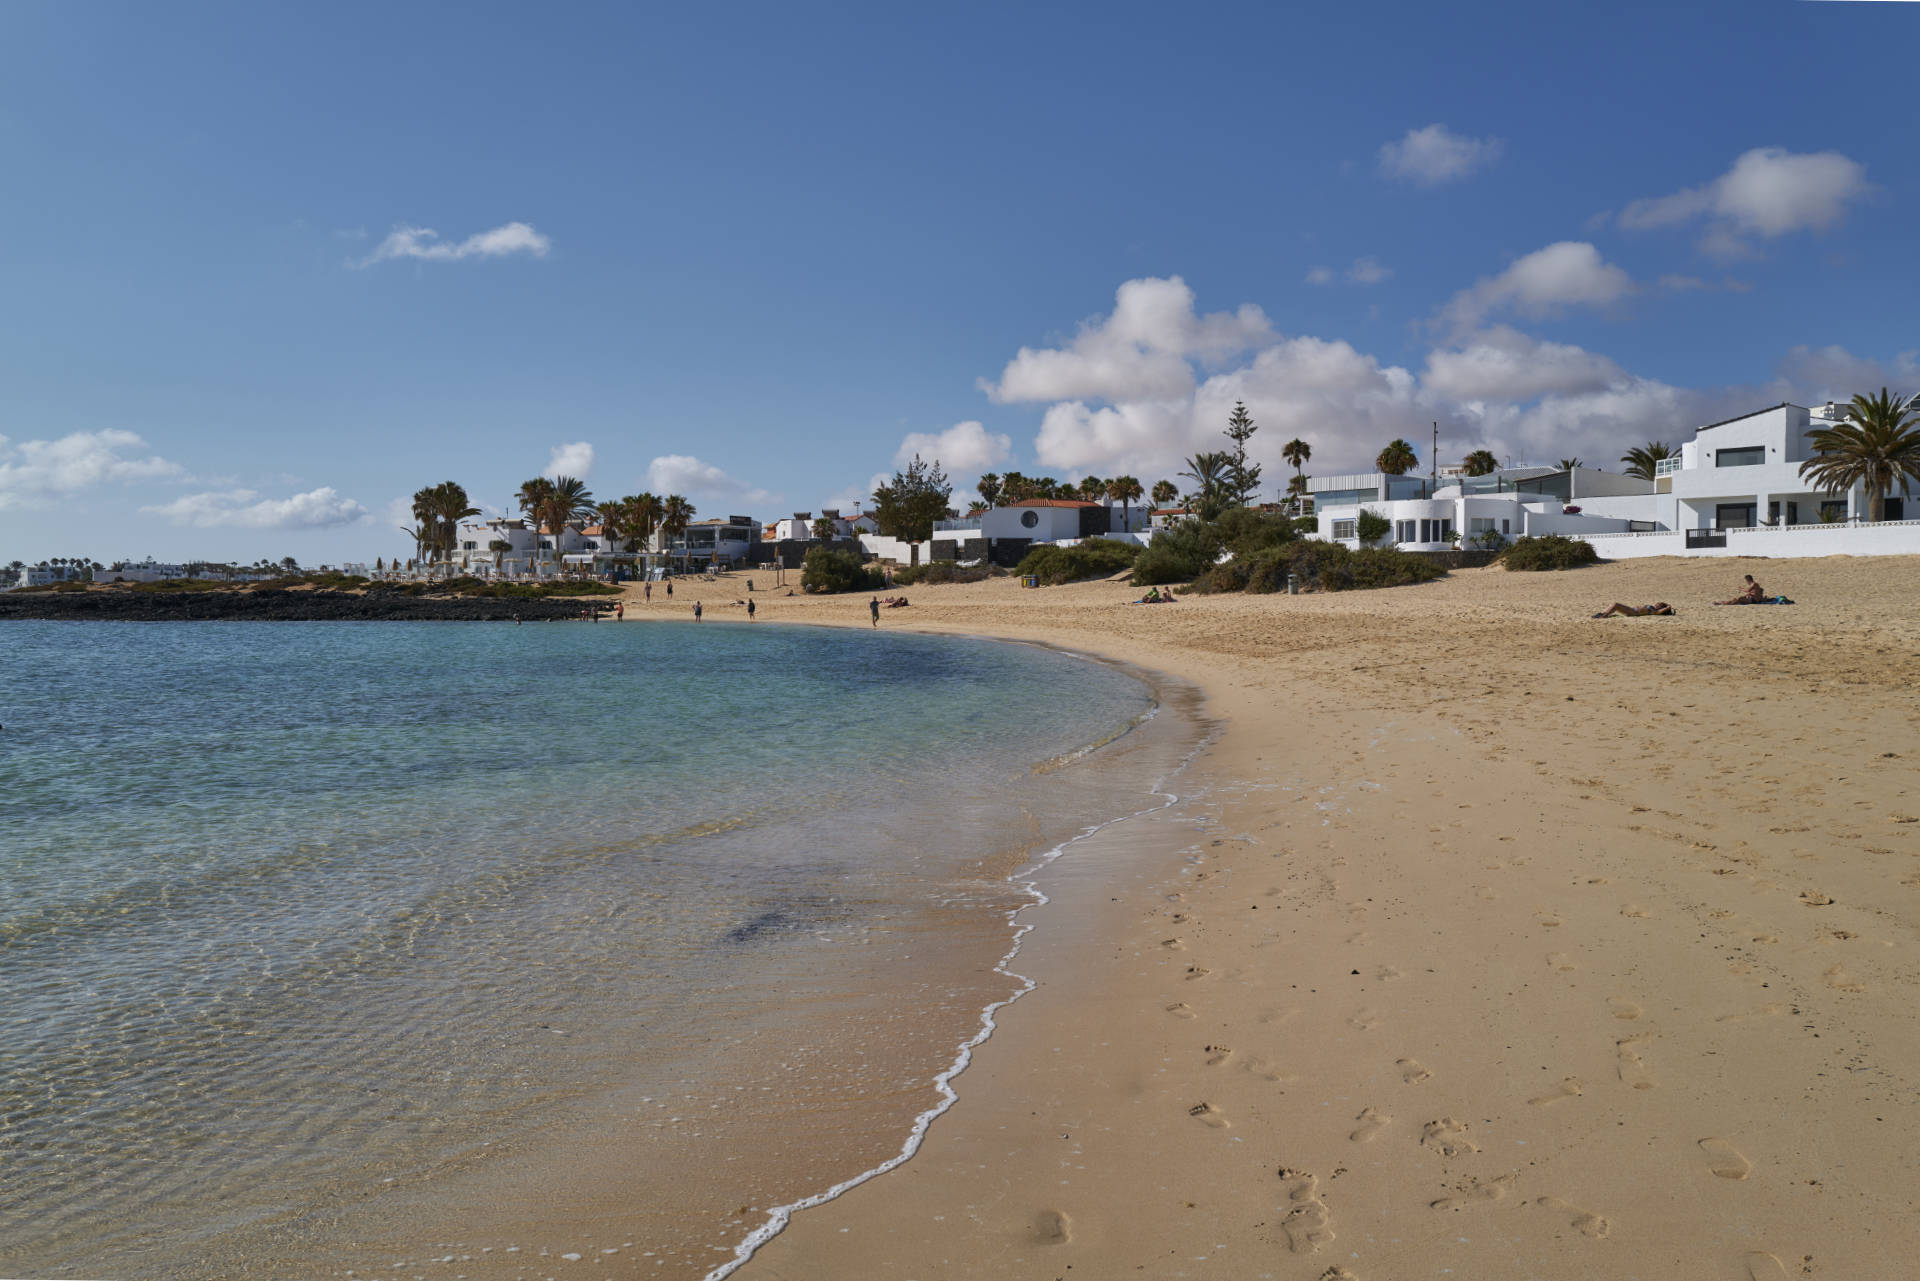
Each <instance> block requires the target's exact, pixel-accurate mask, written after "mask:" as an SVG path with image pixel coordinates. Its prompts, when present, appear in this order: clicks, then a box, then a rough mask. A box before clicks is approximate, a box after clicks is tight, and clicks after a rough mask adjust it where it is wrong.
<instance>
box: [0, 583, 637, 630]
mask: <svg viewBox="0 0 1920 1281" xmlns="http://www.w3.org/2000/svg"><path fill="white" fill-rule="evenodd" d="M603 602H604V604H605V605H606V606H611V605H612V603H613V602H612V599H611V598H608V597H587V598H583V599H579V600H575V599H571V598H567V597H559V598H552V597H550V598H548V599H545V600H511V599H502V598H499V597H491V596H412V595H409V594H407V593H406V592H404V591H391V590H387V591H382V590H377V589H376V590H373V591H368V592H365V593H360V592H329V591H288V590H286V589H285V588H273V587H269V588H257V589H220V590H213V591H204V592H140V591H126V590H122V589H117V588H116V589H109V590H102V591H86V592H0V619H9V618H99V619H118V620H122V621H127V622H173V621H178V620H183V619H193V620H196V621H198V620H205V619H261V620H268V621H280V622H295V621H309V620H319V619H394V618H400V619H417V620H420V621H422V622H509V621H511V620H512V619H513V618H514V616H515V615H518V616H519V617H520V618H522V619H525V620H526V621H527V622H536V621H541V620H545V619H556V618H578V617H580V611H581V610H582V609H585V608H589V607H593V608H599V607H602V603H603Z"/></svg>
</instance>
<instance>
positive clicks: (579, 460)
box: [540, 440, 593, 480]
mask: <svg viewBox="0 0 1920 1281" xmlns="http://www.w3.org/2000/svg"><path fill="white" fill-rule="evenodd" d="M592 470H593V446H592V445H590V444H588V443H587V442H586V441H584V440H576V441H574V442H573V443H572V444H569V445H555V446H554V447H553V452H552V453H551V454H549V455H548V456H547V469H546V471H544V472H542V473H540V474H541V475H543V476H572V477H573V478H575V479H576V480H585V479H586V477H587V473H588V472H590V471H592Z"/></svg>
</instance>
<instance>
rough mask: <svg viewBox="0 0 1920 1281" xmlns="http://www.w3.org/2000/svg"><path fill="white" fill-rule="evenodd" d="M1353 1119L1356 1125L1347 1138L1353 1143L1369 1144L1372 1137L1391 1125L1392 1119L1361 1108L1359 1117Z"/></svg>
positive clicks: (1370, 1109) (1369, 1109)
mask: <svg viewBox="0 0 1920 1281" xmlns="http://www.w3.org/2000/svg"><path fill="white" fill-rule="evenodd" d="M1353 1119H1354V1120H1355V1121H1356V1122H1358V1124H1357V1125H1355V1126H1354V1128H1353V1133H1352V1134H1349V1135H1348V1136H1347V1137H1348V1138H1349V1139H1351V1140H1352V1141H1353V1142H1355V1143H1371V1142H1372V1141H1373V1136H1374V1135H1376V1134H1378V1133H1380V1131H1382V1130H1384V1129H1386V1128H1387V1127H1388V1126H1389V1125H1392V1124H1393V1118H1392V1117H1390V1116H1386V1115H1384V1114H1382V1113H1379V1112H1376V1111H1374V1110H1373V1109H1372V1108H1363V1109H1362V1110H1361V1112H1360V1115H1359V1116H1356V1117H1354V1118H1353Z"/></svg>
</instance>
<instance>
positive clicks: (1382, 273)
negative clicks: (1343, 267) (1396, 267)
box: [1347, 258, 1393, 285]
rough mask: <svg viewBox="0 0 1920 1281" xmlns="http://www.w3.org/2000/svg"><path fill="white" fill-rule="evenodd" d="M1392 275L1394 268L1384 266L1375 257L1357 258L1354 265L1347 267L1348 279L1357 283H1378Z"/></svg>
mask: <svg viewBox="0 0 1920 1281" xmlns="http://www.w3.org/2000/svg"><path fill="white" fill-rule="evenodd" d="M1392 275H1393V268H1391V267H1383V266H1381V265H1380V263H1379V261H1378V260H1376V259H1373V258H1355V259H1354V260H1353V266H1351V267H1349V268H1347V279H1348V280H1350V281H1352V282H1353V283H1354V284H1356V285H1377V284H1379V283H1380V282H1381V281H1383V280H1387V279H1389V278H1391V277H1392Z"/></svg>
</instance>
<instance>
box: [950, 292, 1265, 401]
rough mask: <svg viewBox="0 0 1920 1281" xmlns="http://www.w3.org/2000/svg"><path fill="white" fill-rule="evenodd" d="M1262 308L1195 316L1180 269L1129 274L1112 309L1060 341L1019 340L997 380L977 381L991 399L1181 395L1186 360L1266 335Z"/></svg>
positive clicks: (1187, 387) (1232, 351) (1187, 373)
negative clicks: (1035, 343) (1049, 344)
mask: <svg viewBox="0 0 1920 1281" xmlns="http://www.w3.org/2000/svg"><path fill="white" fill-rule="evenodd" d="M1272 334H1273V327H1272V325H1271V324H1270V323H1269V322H1268V320H1267V316H1266V313H1265V312H1263V311H1261V310H1260V308H1258V307H1256V306H1254V305H1252V304H1251V303H1248V304H1245V305H1243V306H1241V307H1240V308H1239V310H1237V311H1232V312H1213V313H1210V314H1208V315H1204V316H1202V315H1198V314H1196V313H1195V311H1194V309H1193V290H1192V289H1190V288H1188V287H1187V283H1186V281H1184V280H1182V279H1180V277H1178V276H1173V277H1170V278H1168V279H1164V280H1161V279H1154V278H1147V279H1142V280H1129V281H1127V282H1126V283H1125V284H1123V285H1121V286H1120V288H1119V290H1118V291H1117V292H1116V293H1115V295H1114V308H1113V313H1112V314H1111V315H1110V316H1107V317H1106V318H1105V319H1102V320H1096V321H1088V322H1086V323H1084V324H1082V325H1081V327H1080V332H1079V333H1078V334H1077V335H1076V336H1075V337H1074V340H1073V342H1072V343H1071V344H1069V345H1067V346H1065V347H1055V348H1032V347H1022V348H1021V349H1020V351H1019V353H1018V354H1017V355H1016V356H1014V358H1013V359H1012V360H1011V361H1009V362H1008V363H1007V367H1006V369H1005V370H1004V371H1003V372H1002V373H1001V375H1000V381H999V382H998V383H990V382H986V381H984V380H983V381H982V383H981V386H982V388H983V389H984V390H985V391H986V392H987V394H988V395H989V396H990V397H991V398H992V399H993V400H995V401H999V402H1003V403H1006V402H1016V401H1051V400H1069V399H1083V400H1106V401H1116V402H1118V401H1137V400H1155V399H1175V400H1177V399H1179V398H1180V397H1182V396H1185V395H1186V394H1187V393H1188V392H1190V391H1191V390H1192V389H1193V370H1192V367H1191V366H1190V365H1189V364H1188V360H1189V359H1190V358H1192V359H1199V360H1205V361H1213V360H1220V359H1224V358H1226V357H1229V356H1233V355H1236V354H1238V353H1240V352H1244V351H1247V350H1250V349H1252V348H1254V347H1257V346H1259V345H1261V344H1262V343H1264V342H1266V341H1268V340H1269V339H1271V337H1272Z"/></svg>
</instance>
